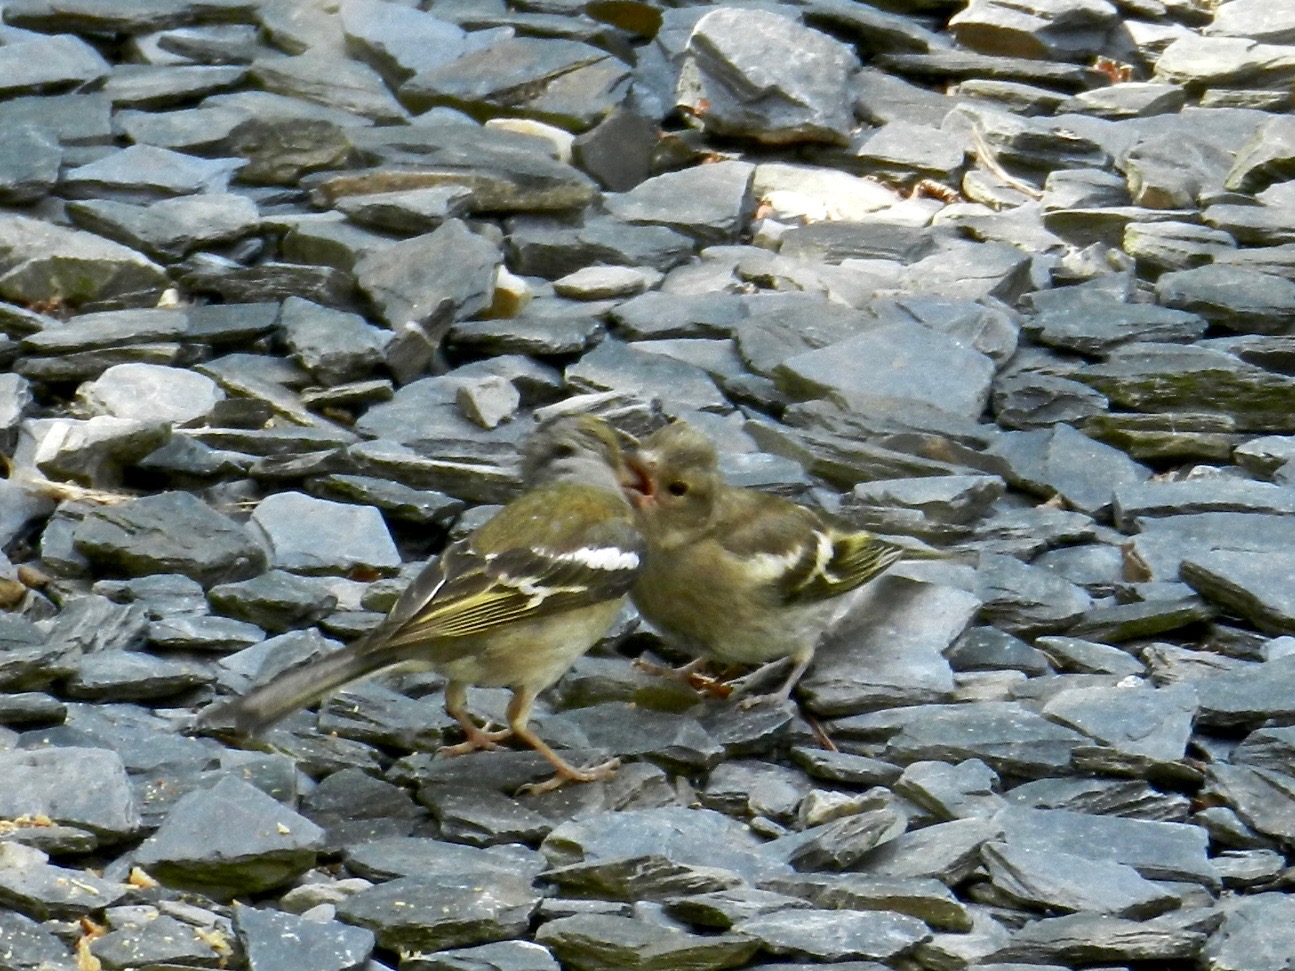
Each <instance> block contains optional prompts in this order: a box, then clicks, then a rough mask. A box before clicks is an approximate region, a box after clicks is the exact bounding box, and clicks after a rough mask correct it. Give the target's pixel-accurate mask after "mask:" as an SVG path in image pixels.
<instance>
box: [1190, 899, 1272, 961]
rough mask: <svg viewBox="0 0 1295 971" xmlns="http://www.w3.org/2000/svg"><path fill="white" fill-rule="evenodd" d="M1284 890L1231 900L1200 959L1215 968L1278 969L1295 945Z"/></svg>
mask: <svg viewBox="0 0 1295 971" xmlns="http://www.w3.org/2000/svg"><path fill="white" fill-rule="evenodd" d="M1292 914H1295V907H1293V906H1292V901H1291V899H1290V897H1289V896H1287V895H1286V894H1285V893H1260V894H1255V895H1254V896H1247V897H1241V898H1237V899H1236V900H1234V901H1230V902H1229V905H1228V906H1227V908H1226V909H1225V912H1224V918H1223V923H1222V924H1221V925H1220V926H1219V928H1218V930H1216V931H1215V932H1214V933H1213V934H1211V935H1210V939H1209V941H1208V942H1207V943H1206V945H1205V949H1204V952H1203V954H1202V959H1203V961H1204V962H1205V963H1206V965H1207V966H1208V967H1209V968H1211V969H1217V971H1243V969H1244V971H1278V969H1279V968H1281V966H1282V965H1283V964H1284V963H1285V955H1286V954H1288V953H1289V952H1290V948H1291V947H1292V946H1295V933H1293V931H1292V924H1291V917H1292Z"/></svg>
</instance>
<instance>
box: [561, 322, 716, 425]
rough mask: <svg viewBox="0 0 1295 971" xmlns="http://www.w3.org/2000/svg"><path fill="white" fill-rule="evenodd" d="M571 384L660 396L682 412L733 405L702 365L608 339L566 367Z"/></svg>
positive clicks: (600, 389)
mask: <svg viewBox="0 0 1295 971" xmlns="http://www.w3.org/2000/svg"><path fill="white" fill-rule="evenodd" d="M566 379H567V383H568V385H570V386H571V387H572V388H573V389H575V390H577V391H586V392H589V391H619V392H626V393H631V394H634V395H636V396H638V397H644V398H660V399H661V401H662V403H663V405H664V406H665V407H666V408H668V409H669V410H670V411H672V412H674V413H676V414H678V413H679V412H683V411H709V412H717V413H720V414H724V413H726V412H729V411H731V410H732V407H733V406H732V405H731V404H729V402H728V399H727V398H725V397H724V395H723V393H722V392H721V391H720V390H719V388H717V387H716V386H715V382H714V381H713V380H711V378H710V376H709V375H707V374H706V372H705V371H703V370H702V369H701V368H698V367H693V366H692V365H690V364H684V363H682V362H680V361H675V360H672V359H670V358H668V357H665V356H663V355H661V354H649V353H648V352H646V351H642V350H638V349H636V348H635V347H634V346H633V345H630V344H624V343H622V342H620V341H616V340H605V341H603V342H602V343H601V344H599V345H598V346H597V347H596V348H594V349H593V350H592V351H590V352H589V353H588V354H586V355H585V356H584V357H582V358H581V359H580V360H579V361H577V362H576V363H575V364H572V365H571V366H570V367H568V368H567V370H566Z"/></svg>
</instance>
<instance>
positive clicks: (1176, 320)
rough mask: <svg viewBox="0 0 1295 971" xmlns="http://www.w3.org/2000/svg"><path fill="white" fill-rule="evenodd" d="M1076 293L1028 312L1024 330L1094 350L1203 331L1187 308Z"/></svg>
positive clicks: (1070, 347)
mask: <svg viewBox="0 0 1295 971" xmlns="http://www.w3.org/2000/svg"><path fill="white" fill-rule="evenodd" d="M1074 296H1075V299H1074V300H1070V301H1065V302H1059V303H1058V304H1056V305H1053V306H1049V307H1048V308H1047V309H1045V310H1043V311H1042V312H1041V313H1039V314H1038V315H1037V316H1035V317H1032V318H1028V319H1027V320H1026V321H1025V323H1024V324H1023V325H1022V330H1024V331H1025V333H1027V334H1029V335H1030V336H1031V337H1034V338H1035V339H1036V340H1038V341H1039V342H1040V343H1043V344H1047V345H1049V346H1051V347H1058V348H1061V349H1062V350H1067V351H1076V352H1078V353H1080V354H1087V355H1092V356H1102V355H1104V354H1106V353H1107V352H1108V351H1109V350H1110V349H1111V348H1113V347H1116V346H1118V345H1120V344H1127V343H1130V342H1133V341H1162V342H1167V343H1174V344H1188V343H1191V342H1192V341H1195V340H1198V339H1199V338H1201V337H1202V336H1204V334H1205V328H1206V324H1205V321H1204V320H1203V319H1202V318H1201V317H1199V316H1197V315H1196V314H1194V313H1189V312H1187V311H1185V310H1174V309H1171V308H1169V307H1159V306H1156V305H1154V304H1139V303H1123V302H1121V301H1116V300H1112V299H1110V298H1108V297H1106V296H1104V295H1100V294H1091V295H1090V294H1086V293H1083V292H1077V293H1075V295H1074Z"/></svg>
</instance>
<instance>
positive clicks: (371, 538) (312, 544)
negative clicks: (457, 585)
mask: <svg viewBox="0 0 1295 971" xmlns="http://www.w3.org/2000/svg"><path fill="white" fill-rule="evenodd" d="M251 521H252V523H253V524H255V526H256V527H257V528H259V529H260V530H261V532H262V534H263V535H264V537H265V541H266V544H267V546H268V548H269V550H270V561H271V564H272V565H273V566H275V567H278V568H279V569H284V570H289V571H295V572H298V573H316V574H318V573H324V574H337V575H346V574H347V573H350V572H351V571H352V570H355V569H359V568H365V569H370V570H375V571H377V572H379V573H388V572H395V570H396V569H398V568H399V566H400V563H401V559H400V553H399V551H398V550H397V549H396V546H395V543H394V542H393V541H392V539H391V536H390V534H389V533H388V532H387V530H386V524H385V523H384V522H383V519H382V515H381V514H380V513H379V512H378V511H377V510H376V509H374V508H373V507H372V506H353V505H349V504H346V503H338V502H330V501H328V500H327V499H316V498H314V497H313V496H307V495H304V494H302V493H299V492H284V493H276V494H274V495H271V496H267V497H266V498H265V499H263V500H261V502H260V503H259V504H258V505H257V507H256V509H255V510H254V511H253V512H252V520H251Z"/></svg>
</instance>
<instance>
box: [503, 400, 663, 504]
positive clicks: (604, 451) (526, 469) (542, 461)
mask: <svg viewBox="0 0 1295 971" xmlns="http://www.w3.org/2000/svg"><path fill="white" fill-rule="evenodd" d="M637 444H638V441H637V439H635V438H634V437H633V436H632V435H628V434H626V433H625V432H621V431H618V430H617V429H616V428H613V427H612V426H611V425H610V424H608V423H607V422H606V421H604V420H603V419H601V418H599V417H597V416H595V415H560V416H559V417H557V418H551V419H549V420H548V421H546V422H544V423H543V424H542V425H540V426H539V427H538V428H536V429H535V431H534V432H532V433H531V436H530V438H528V439H527V440H526V444H525V445H523V446H522V478H523V480H524V481H525V482H526V484H527V486H530V487H534V486H537V485H542V484H543V483H545V482H552V481H557V480H571V479H583V480H589V479H590V478H591V477H593V478H599V477H601V473H602V472H603V471H609V472H610V474H611V476H612V477H613V478H614V480H615V485H616V486H618V487H620V488H622V489H623V488H625V487H626V486H627V485H628V484H629V483H631V482H633V481H634V478H635V477H634V475H633V473H632V472H630V470H629V468H628V466H627V465H626V464H625V454H624V453H625V450H626V449H629V448H633V447H634V446H636V445H637Z"/></svg>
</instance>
